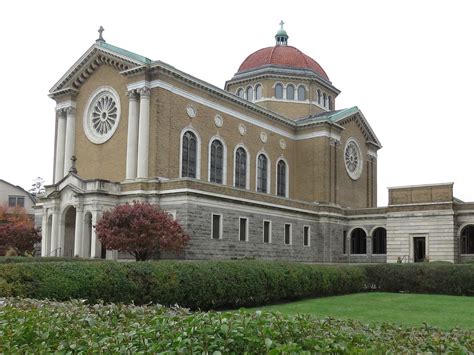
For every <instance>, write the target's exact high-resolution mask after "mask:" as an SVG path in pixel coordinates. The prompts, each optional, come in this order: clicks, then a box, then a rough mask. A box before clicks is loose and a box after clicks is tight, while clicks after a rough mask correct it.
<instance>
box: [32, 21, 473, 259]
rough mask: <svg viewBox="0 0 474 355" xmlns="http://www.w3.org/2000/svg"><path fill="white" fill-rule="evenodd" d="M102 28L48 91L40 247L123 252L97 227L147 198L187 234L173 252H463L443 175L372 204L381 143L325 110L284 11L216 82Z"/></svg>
mask: <svg viewBox="0 0 474 355" xmlns="http://www.w3.org/2000/svg"><path fill="white" fill-rule="evenodd" d="M102 32H103V29H102V27H101V29H100V30H99V34H100V36H99V38H98V39H97V40H96V42H95V43H94V44H93V45H92V46H91V47H90V48H89V49H88V50H87V51H86V52H85V53H84V54H83V55H82V57H80V58H79V59H78V60H77V61H76V62H75V63H74V64H73V66H72V67H71V68H70V69H69V70H68V71H67V72H66V73H65V74H64V75H63V76H62V77H61V78H60V79H59V81H58V82H57V83H56V84H55V85H54V86H53V87H52V89H51V90H50V94H49V96H50V97H51V98H52V99H53V100H55V102H56V117H55V120H56V131H55V152H54V181H53V184H51V185H49V186H47V187H46V193H45V194H44V195H43V196H42V198H41V199H40V201H39V203H38V204H37V207H36V211H37V215H38V217H41V219H42V230H43V240H42V248H41V250H42V252H41V254H42V256H79V257H84V258H100V257H102V258H121V257H126V256H125V255H119V254H118V253H117V252H115V251H105V250H104V249H103V248H102V246H101V244H100V242H99V240H98V239H97V237H96V234H95V229H94V225H95V224H96V222H97V220H98V219H100V217H101V215H102V213H103V212H104V211H106V210H108V209H111V208H113V207H114V206H117V205H119V204H124V203H127V202H132V201H147V202H150V203H152V204H158V205H159V206H160V207H161V208H162V209H164V210H166V211H168V212H169V213H170V214H171V215H172V216H173V217H174V218H176V220H177V221H178V222H179V223H180V224H181V225H182V226H183V227H184V229H185V230H186V231H187V233H188V234H189V235H190V236H191V240H190V243H189V245H188V247H187V248H186V250H185V252H184V254H183V255H182V256H181V257H184V258H185V259H231V258H242V257H254V258H258V259H267V260H287V261H301V262H318V263H319V262H321V263H322V262H328V263H339V262H351V263H355V262H364V263H367V262H397V261H398V262H418V261H426V260H430V261H436V260H445V261H450V262H465V261H467V260H471V259H474V203H464V202H462V201H460V200H458V199H456V198H454V196H453V184H452V183H447V184H438V185H423V186H407V187H395V188H390V189H389V205H388V206H387V207H377V152H378V150H379V149H380V148H381V147H382V145H381V142H380V141H379V139H378V138H377V136H376V134H375V132H374V131H373V130H372V128H371V127H370V124H369V122H368V120H367V119H366V118H365V117H364V115H363V113H362V112H361V110H360V109H358V108H357V107H349V108H339V107H338V106H337V96H338V94H339V93H340V90H339V89H338V88H336V87H335V86H334V85H333V83H332V82H331V80H330V78H329V75H328V74H327V73H326V72H325V71H324V69H323V68H322V67H321V65H319V64H318V62H317V61H316V60H314V59H313V58H311V57H310V56H308V55H307V54H305V53H303V52H302V51H301V50H299V49H298V48H295V47H292V46H290V45H289V36H288V34H287V32H286V31H285V30H284V29H283V23H281V28H280V29H279V30H278V32H277V34H276V36H275V44H274V45H273V46H271V47H266V48H262V49H260V50H258V51H256V52H254V53H252V54H250V55H249V56H248V57H247V58H245V59H244V60H243V62H242V64H241V65H240V67H239V68H238V70H237V72H236V73H235V74H234V76H233V77H232V78H231V79H230V80H228V81H227V82H226V83H225V87H224V89H220V88H218V87H215V86H213V85H211V84H209V83H207V82H206V81H204V80H201V79H198V78H195V77H193V76H192V75H190V74H188V73H185V72H182V71H180V70H179V69H177V68H175V67H173V66H171V65H169V64H166V63H164V62H162V61H159V60H157V61H154V60H150V59H148V58H147V57H144V56H141V55H138V54H135V53H132V52H130V51H127V50H125V49H122V48H119V47H116V46H114V45H112V44H109V43H107V42H106V41H105V40H104V38H103V36H102ZM230 69H232V68H230Z"/></svg>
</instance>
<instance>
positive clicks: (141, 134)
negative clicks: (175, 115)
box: [137, 88, 150, 179]
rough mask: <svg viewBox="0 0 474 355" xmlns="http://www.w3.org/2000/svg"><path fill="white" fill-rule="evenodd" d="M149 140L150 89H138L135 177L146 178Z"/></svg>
mask: <svg viewBox="0 0 474 355" xmlns="http://www.w3.org/2000/svg"><path fill="white" fill-rule="evenodd" d="M149 140H150V89H149V88H142V89H140V122H139V127H138V162H137V178H139V179H146V178H148V148H149Z"/></svg>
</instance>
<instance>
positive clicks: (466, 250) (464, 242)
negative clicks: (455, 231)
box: [461, 224, 474, 254]
mask: <svg viewBox="0 0 474 355" xmlns="http://www.w3.org/2000/svg"><path fill="white" fill-rule="evenodd" d="M461 254H474V225H473V224H470V225H468V226H465V227H464V228H463V229H462V231H461Z"/></svg>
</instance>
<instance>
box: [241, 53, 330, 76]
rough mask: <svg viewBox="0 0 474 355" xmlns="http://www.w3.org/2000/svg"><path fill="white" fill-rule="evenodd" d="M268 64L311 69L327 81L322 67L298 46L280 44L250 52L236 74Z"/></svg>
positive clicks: (267, 65)
mask: <svg viewBox="0 0 474 355" xmlns="http://www.w3.org/2000/svg"><path fill="white" fill-rule="evenodd" d="M269 66H273V67H279V68H291V69H305V70H311V71H313V72H314V73H315V74H316V75H318V76H319V77H321V78H323V79H325V80H327V81H329V78H328V76H327V74H326V72H325V71H324V69H323V68H322V67H321V66H320V65H319V64H318V62H316V61H315V60H314V59H313V58H311V57H310V56H307V55H306V54H304V53H303V52H301V51H300V50H299V49H298V48H295V47H292V46H282V45H276V46H274V47H267V48H262V49H260V50H258V51H256V52H254V53H252V54H250V55H249V56H248V57H247V59H245V60H244V61H243V63H242V64H241V65H240V67H239V70H238V72H237V74H239V73H242V72H246V71H248V70H253V69H258V68H262V67H269Z"/></svg>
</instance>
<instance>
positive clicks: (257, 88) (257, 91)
mask: <svg viewBox="0 0 474 355" xmlns="http://www.w3.org/2000/svg"><path fill="white" fill-rule="evenodd" d="M261 98H262V85H260V84H258V85H257V86H255V100H260V99H261Z"/></svg>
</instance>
